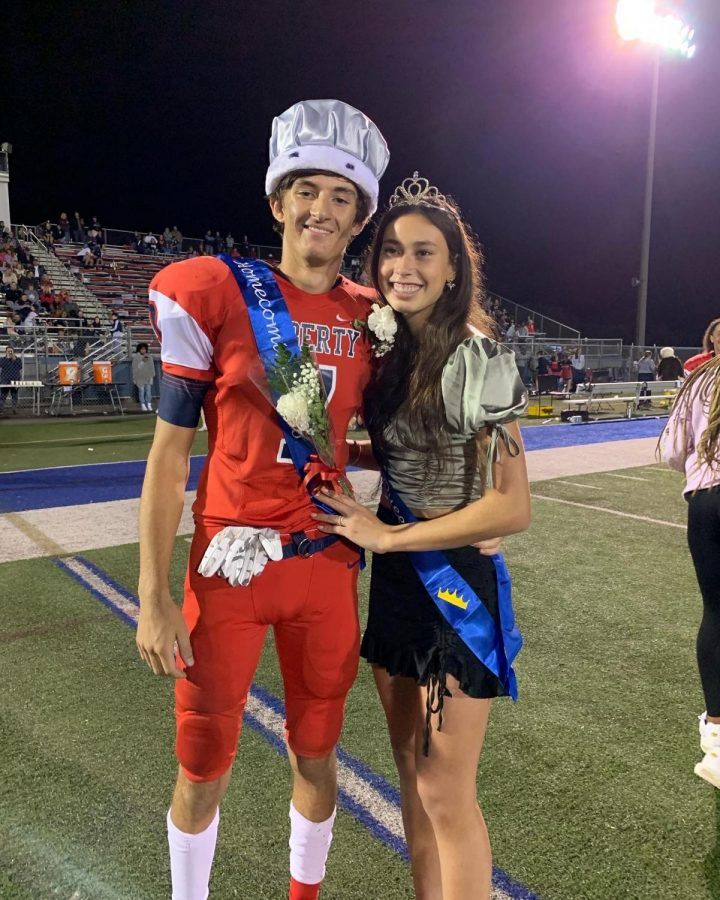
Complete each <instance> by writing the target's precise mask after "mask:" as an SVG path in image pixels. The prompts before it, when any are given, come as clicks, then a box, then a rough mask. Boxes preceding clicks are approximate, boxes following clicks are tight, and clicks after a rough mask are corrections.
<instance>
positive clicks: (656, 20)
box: [615, 0, 695, 347]
mask: <svg viewBox="0 0 720 900" xmlns="http://www.w3.org/2000/svg"><path fill="white" fill-rule="evenodd" d="M615 23H616V25H617V29H618V34H619V35H620V37H621V38H622V39H623V40H624V41H634V42H638V41H639V42H640V43H643V44H648V45H650V46H651V47H653V48H654V53H653V81H652V90H651V94H650V131H649V135H648V150H647V163H646V166H645V203H644V205H643V226H642V240H641V248H640V277H639V279H638V301H637V319H636V327H635V343H636V345H638V346H641V347H642V346H644V345H645V325H646V321H647V296H648V274H649V270H650V229H651V224H652V198H653V182H654V176H655V137H656V133H657V112H658V95H659V92H660V57H661V55H662V52H663V51H667V52H670V53H675V54H677V55H678V56H683V57H685V58H686V59H692V57H693V56H694V55H695V44H694V43H693V38H694V36H695V30H694V29H693V28H691V27H690V26H689V25H686V24H685V23H684V22H683V21H682V19H680V18H678V16H675V15H673V14H672V13H670V14H667V15H660V14H659V13H658V12H657V11H656V9H655V0H618V4H617V8H616V11H615Z"/></svg>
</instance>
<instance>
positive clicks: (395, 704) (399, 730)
mask: <svg viewBox="0 0 720 900" xmlns="http://www.w3.org/2000/svg"><path fill="white" fill-rule="evenodd" d="M373 674H374V676H375V684H376V685H377V689H378V694H379V695H380V701H381V703H382V705H383V709H384V710H385V717H386V719H387V724H388V731H389V733H390V744H391V745H392V751H393V756H394V757H395V765H396V766H397V770H398V775H399V777H400V803H401V810H402V819H403V826H404V828H405V840H406V841H407V845H408V851H409V853H410V865H411V868H412V877H413V884H414V886H415V897H416V900H442V898H443V893H442V886H441V881H440V860H439V857H438V850H437V844H436V842H435V834H434V832H433V827H432V823H431V821H430V819H429V818H428V816H427V813H426V812H425V810H424V809H423V805H422V802H421V800H420V797H419V795H418V792H417V782H416V770H415V744H416V739H417V737H416V730H417V727H418V722H424V706H423V702H424V700H423V689H422V688H420V687H419V686H418V685H417V684H416V682H415V681H414V679H412V678H404V677H402V676H400V675H388V673H387V672H386V670H385V669H381V668H380V667H379V666H373Z"/></svg>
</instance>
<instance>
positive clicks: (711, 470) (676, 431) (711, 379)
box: [659, 319, 720, 788]
mask: <svg viewBox="0 0 720 900" xmlns="http://www.w3.org/2000/svg"><path fill="white" fill-rule="evenodd" d="M717 321H718V322H720V319H719V320H717ZM659 447H660V449H661V451H662V456H663V458H664V459H665V460H666V462H667V463H668V465H669V466H670V467H671V468H673V469H677V470H678V471H680V472H684V473H685V488H684V491H683V493H684V495H685V499H686V500H687V504H688V531H687V537H688V545H689V546H690V554H691V556H692V561H693V565H694V566H695V574H696V575H697V580H698V584H699V586H700V593H701V595H702V601H703V615H702V620H701V622H700V629H699V631H698V636H697V662H698V669H699V671H700V682H701V684H702V690H703V694H704V696H705V704H706V707H707V709H706V712H704V713H703V714H702V715H701V716H700V747H701V749H702V752H703V754H704V756H703V759H702V760H701V761H700V762H699V763H698V764H697V765H696V766H695V774H696V775H698V776H699V777H700V778H703V779H705V781H707V782H709V783H710V784H712V785H714V786H715V787H716V788H720V356H713V357H711V358H710V360H709V361H708V362H706V363H705V364H704V365H701V366H700V367H699V368H696V369H694V370H693V371H692V372H691V373H690V375H688V377H687V379H686V380H685V382H684V383H683V386H682V387H681V388H680V391H679V393H678V395H677V398H676V399H675V403H674V405H673V409H672V413H671V414H670V418H669V419H668V423H667V425H666V426H665V430H664V431H663V433H662V435H661V437H660V442H659Z"/></svg>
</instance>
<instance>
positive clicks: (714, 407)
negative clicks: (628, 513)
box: [658, 319, 720, 467]
mask: <svg viewBox="0 0 720 900" xmlns="http://www.w3.org/2000/svg"><path fill="white" fill-rule="evenodd" d="M718 322H720V319H718ZM695 403H702V404H703V406H705V405H707V409H708V417H707V418H708V424H707V428H706V429H705V431H703V433H702V434H701V435H700V438H699V440H696V443H695V446H696V448H697V455H698V460H700V461H701V462H704V463H705V464H706V465H708V466H710V467H713V466H718V465H719V464H720V356H713V358H712V359H709V360H708V361H707V362H706V363H705V364H704V365H702V366H698V368H697V369H694V370H693V371H692V372H691V373H690V374H689V375H688V377H687V378H686V379H685V381H684V382H683V385H682V387H681V388H680V390H679V391H678V394H677V397H676V398H675V403H674V405H673V410H678V411H679V412H680V417H681V422H682V442H683V446H687V423H688V420H689V418H690V414H691V413H690V407H691V405H693V404H695ZM683 407H684V408H683ZM665 427H666V428H667V426H665ZM660 440H662V435H661V436H660ZM659 446H660V441H658V447H659Z"/></svg>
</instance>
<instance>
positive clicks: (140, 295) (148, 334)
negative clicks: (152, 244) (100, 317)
mask: <svg viewBox="0 0 720 900" xmlns="http://www.w3.org/2000/svg"><path fill="white" fill-rule="evenodd" d="M81 247H82V244H63V243H57V244H55V246H54V250H55V253H56V255H57V257H58V259H60V260H61V261H62V262H63V263H64V264H65V265H66V266H67V267H68V269H69V270H70V271H71V272H72V273H73V274H75V275H76V277H78V278H80V279H81V280H82V282H83V283H84V284H85V286H86V287H87V288H88V289H89V290H90V291H92V293H93V294H94V295H95V296H96V297H97V299H98V300H99V301H100V302H101V303H102V304H103V306H105V307H106V308H107V310H108V314H109V315H111V314H112V313H114V312H116V313H118V315H119V316H120V318H121V319H122V321H123V323H124V324H125V325H126V326H130V327H132V330H133V339H135V338H136V336H137V340H144V341H148V342H149V343H154V349H155V350H157V349H158V346H157V341H156V339H155V336H154V333H153V331H152V328H151V327H150V323H149V321H148V305H147V289H148V285H149V284H150V282H151V281H152V279H153V277H154V276H155V275H156V274H157V272H159V271H160V269H162V268H164V267H165V266H167V265H169V264H170V263H172V262H176V261H177V260H178V259H180V258H181V257H178V256H172V255H165V254H163V255H156V256H152V255H149V254H144V253H137V252H136V251H135V250H133V249H130V248H127V247H118V246H110V245H105V246H104V247H103V253H102V261H101V262H100V263H99V265H98V266H97V267H89V268H84V267H83V265H82V263H81V261H80V260H79V259H78V257H77V253H78V251H79V250H80V249H81Z"/></svg>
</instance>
